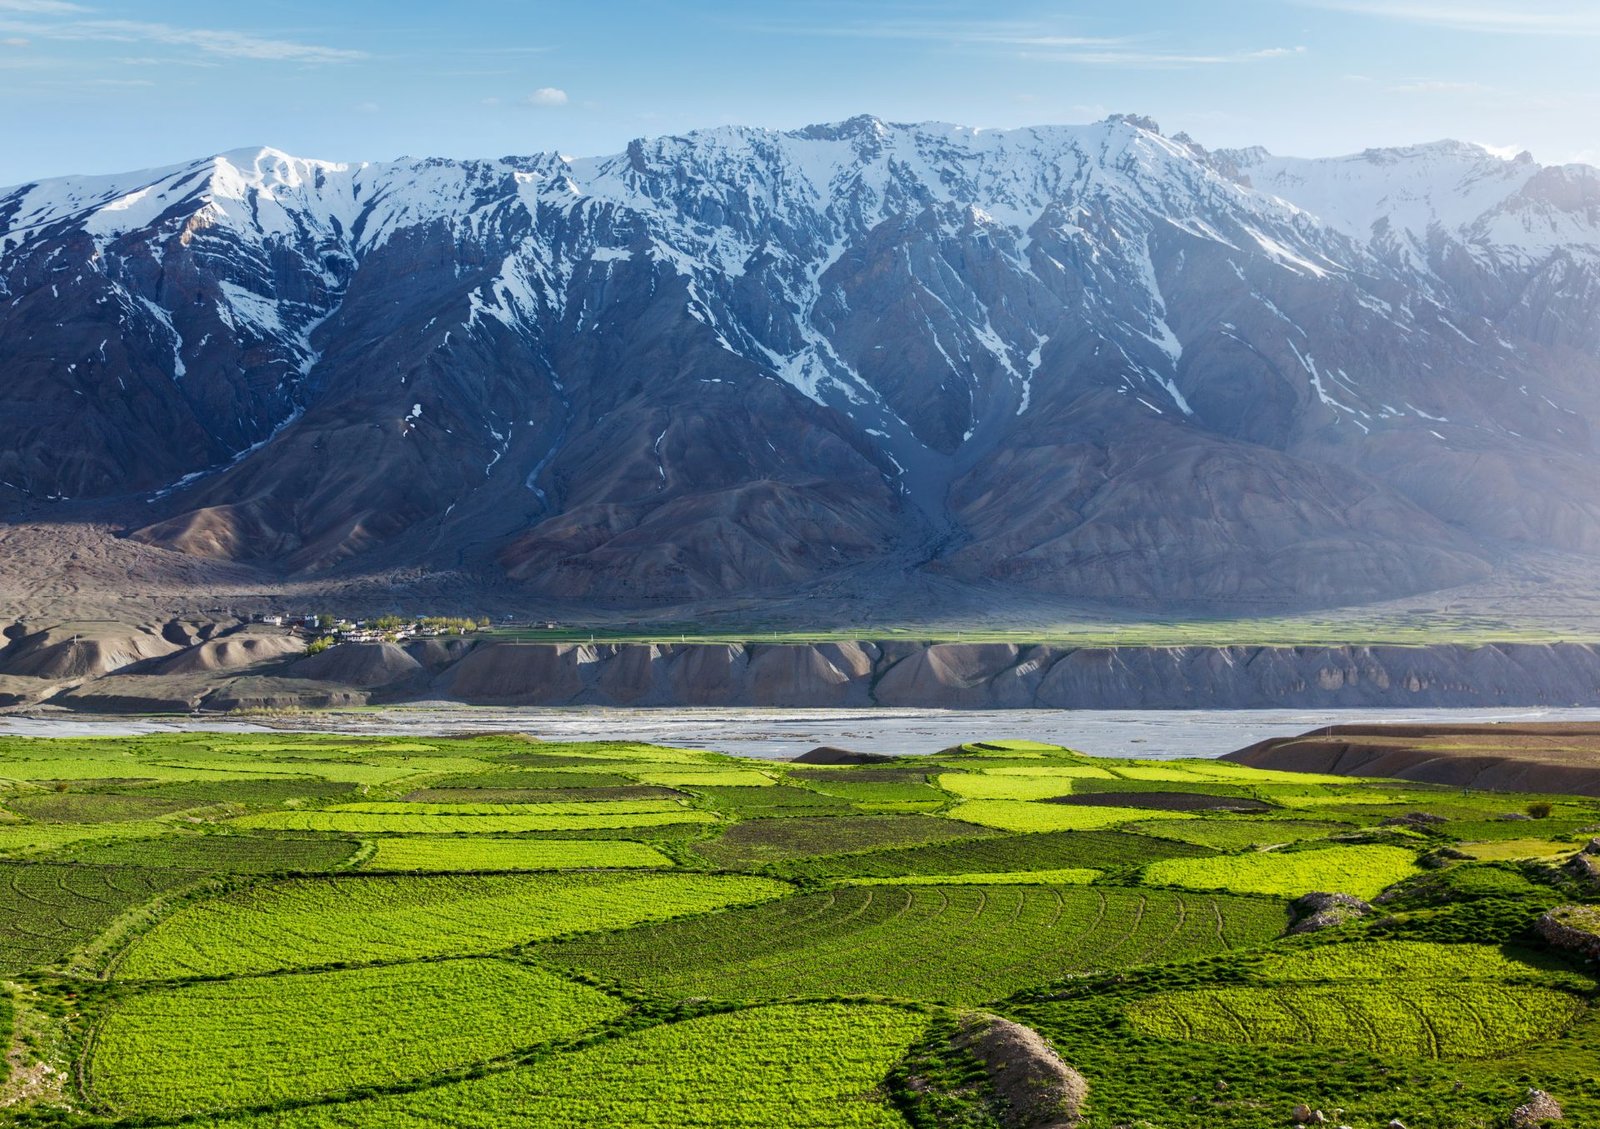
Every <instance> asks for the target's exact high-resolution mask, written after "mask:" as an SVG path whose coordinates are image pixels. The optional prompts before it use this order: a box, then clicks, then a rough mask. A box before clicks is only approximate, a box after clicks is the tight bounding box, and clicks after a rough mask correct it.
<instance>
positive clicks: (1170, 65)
mask: <svg viewBox="0 0 1600 1129" xmlns="http://www.w3.org/2000/svg"><path fill="white" fill-rule="evenodd" d="M1305 53H1306V49H1305V48H1304V47H1267V48H1263V49H1262V50H1259V51H1232V52H1222V53H1220V54H1212V55H1206V54H1194V53H1190V52H1183V51H1150V50H1123V49H1118V50H1093V51H1052V52H1033V51H1027V52H1024V53H1023V57H1024V58H1029V59H1042V60H1045V61H1047V62H1056V63H1077V64H1080V65H1082V66H1090V67H1134V68H1141V69H1146V70H1166V69H1178V68H1183V67H1216V66H1227V65H1229V64H1236V63H1259V62H1262V61H1264V60H1268V59H1287V58H1293V57H1294V56H1296V55H1304V54H1305Z"/></svg>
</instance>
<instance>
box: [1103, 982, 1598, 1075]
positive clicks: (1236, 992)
mask: <svg viewBox="0 0 1600 1129" xmlns="http://www.w3.org/2000/svg"><path fill="white" fill-rule="evenodd" d="M1583 1009H1584V1004H1583V1001H1582V1000H1580V999H1577V998H1576V997H1574V996H1572V995H1569V994H1568V993H1566V992H1559V991H1554V990H1552V989H1549V988H1537V987H1529V986H1519V987H1507V986H1504V985H1500V984H1450V983H1425V984H1398V985H1395V984H1368V985H1364V986H1363V987H1362V989H1361V990H1360V991H1359V992H1353V991H1351V990H1350V989H1349V988H1347V987H1342V986H1331V987H1320V986H1315V985H1292V986H1283V987H1278V988H1220V989H1215V990H1212V991H1205V992H1170V993H1166V994H1163V995H1159V996H1152V997H1150V998H1149V999H1147V1000H1143V1001H1140V1002H1139V1003H1137V1004H1135V1005H1133V1006H1132V1007H1131V1008H1129V1010H1128V1018H1129V1019H1130V1020H1131V1021H1132V1023H1133V1025H1134V1027H1135V1028H1137V1029H1138V1030H1140V1031H1142V1032H1144V1033H1145V1034H1147V1035H1154V1036H1157V1037H1159V1038H1163V1039H1179V1040H1197V1041H1199V1042H1204V1043H1226V1044H1241V1043H1242V1044H1251V1045H1256V1046H1282V1045H1286V1044H1292V1043H1308V1044H1314V1045H1316V1046H1320V1047H1330V1048H1339V1049H1355V1050H1363V1051H1383V1052H1387V1053H1391V1054H1394V1053H1398V1054H1400V1055H1403V1056H1407V1057H1412V1058H1481V1057H1483V1056H1486V1055H1491V1054H1498V1053H1500V1052H1503V1051H1506V1050H1510V1049H1511V1048H1513V1047H1517V1046H1521V1045H1523V1044H1525V1043H1531V1042H1533V1041H1534V1040H1536V1039H1542V1038H1548V1037H1550V1036H1551V1035H1552V1034H1553V1033H1555V1032H1559V1031H1562V1030H1564V1029H1565V1028H1566V1027H1568V1026H1569V1025H1570V1024H1571V1023H1572V1022H1573V1021H1574V1020H1575V1019H1577V1018H1578V1016H1579V1015H1580V1014H1581V1013H1582V1012H1583Z"/></svg>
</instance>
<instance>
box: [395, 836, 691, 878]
mask: <svg viewBox="0 0 1600 1129" xmlns="http://www.w3.org/2000/svg"><path fill="white" fill-rule="evenodd" d="M671 865H672V860H671V859H670V858H668V857H667V856H666V855H664V854H662V853H661V852H660V851H658V850H656V849H655V848H654V847H651V846H648V845H646V844H644V843H634V842H629V841H626V840H607V839H588V840H586V839H575V840H574V839H495V838H485V837H484V836H481V835H477V836H472V837H470V838H467V839H465V840H463V839H462V838H460V837H454V838H445V839H429V838H424V837H422V836H419V835H404V836H400V835H397V836H393V837H391V838H386V839H382V840H380V841H379V842H378V844H377V847H376V850H375V852H374V853H373V855H372V857H371V858H370V859H369V860H368V861H367V863H366V865H365V869H367V870H584V869H595V868H636V867H645V868H649V867H661V866H671Z"/></svg>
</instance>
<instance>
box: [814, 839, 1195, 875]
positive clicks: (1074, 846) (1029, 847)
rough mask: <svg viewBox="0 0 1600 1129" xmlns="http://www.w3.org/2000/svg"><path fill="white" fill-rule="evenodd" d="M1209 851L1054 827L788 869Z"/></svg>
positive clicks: (850, 870)
mask: <svg viewBox="0 0 1600 1129" xmlns="http://www.w3.org/2000/svg"><path fill="white" fill-rule="evenodd" d="M1210 853H1211V852H1210V851H1208V850H1206V849H1205V848H1204V847H1195V846H1190V845H1189V844H1187V843H1179V842H1172V841H1170V840H1164V839H1153V838H1149V837H1147V836H1143V835H1129V834H1127V833H1126V832H1122V831H1054V832H1041V833H1039V834H1034V835H993V836H989V837H987V838H983V839H968V840H958V841H955V842H948V843H932V844H929V845H927V846H921V847H900V848H888V849H884V850H877V851H865V852H860V853H857V854H849V855H824V856H822V857H819V858H808V859H799V860H796V861H794V862H791V863H787V864H785V865H784V867H783V870H784V873H786V874H792V875H794V876H796V877H800V876H810V877H817V878H822V877H837V878H843V877H851V876H858V877H875V878H894V877H897V876H901V875H919V874H971V873H979V872H983V871H994V872H997V873H999V872H1009V871H1018V870H1052V869H1066V868H1089V869H1096V870H1109V869H1115V868H1120V867H1131V866H1141V865H1143V864H1145V863H1147V862H1154V861H1156V860H1157V859H1164V858H1192V857H1198V856H1203V855H1209V854H1210Z"/></svg>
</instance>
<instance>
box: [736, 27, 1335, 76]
mask: <svg viewBox="0 0 1600 1129" xmlns="http://www.w3.org/2000/svg"><path fill="white" fill-rule="evenodd" d="M747 30H751V31H758V32H768V33H771V34H780V35H804V36H815V37H824V38H829V39H884V40H907V41H912V42H918V43H930V44H940V45H943V46H946V47H950V48H955V49H962V48H967V49H977V50H988V51H1006V52H1016V53H1018V54H1020V55H1021V56H1022V57H1023V58H1027V59H1036V60H1043V61H1046V62H1061V63H1078V64H1082V65H1085V66H1101V67H1135V68H1176V67H1194V66H1218V65H1223V64H1227V63H1250V62H1257V61H1260V60H1264V59H1279V58H1286V57H1289V56H1293V55H1302V54H1304V53H1305V51H1306V49H1305V48H1304V47H1268V48H1265V49H1262V50H1254V51H1225V52H1217V53H1212V54H1208V53H1203V52H1195V51H1192V50H1177V49H1170V48H1163V47H1162V46H1160V44H1159V43H1158V42H1157V41H1156V40H1154V39H1152V38H1151V37H1149V36H1120V35H1119V36H1105V35H1083V34H1079V33H1077V32H1075V31H1073V30H1071V29H1063V28H1061V27H1059V26H1052V25H1048V24H1042V23H1030V22H1021V21H1010V20H1001V21H976V20H974V21H951V20H923V19H912V20H889V21H870V22H869V21H862V22H849V21H846V22H839V23H832V24H826V23H818V22H811V23H803V22H798V21H797V22H793V23H781V22H780V23H764V24H759V25H754V26H752V27H749V28H748V29H747Z"/></svg>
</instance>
